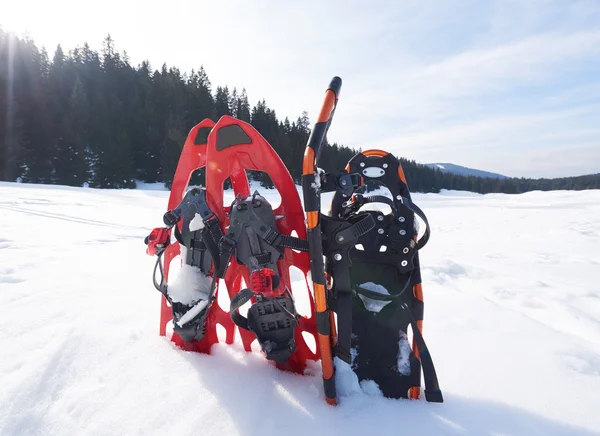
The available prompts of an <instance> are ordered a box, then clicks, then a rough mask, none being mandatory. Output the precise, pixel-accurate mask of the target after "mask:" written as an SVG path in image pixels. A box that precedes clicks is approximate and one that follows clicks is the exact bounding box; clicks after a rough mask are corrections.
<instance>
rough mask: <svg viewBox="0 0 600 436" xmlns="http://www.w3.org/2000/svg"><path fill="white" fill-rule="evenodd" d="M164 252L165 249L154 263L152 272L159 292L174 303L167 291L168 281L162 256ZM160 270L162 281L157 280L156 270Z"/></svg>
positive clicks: (153, 280)
mask: <svg viewBox="0 0 600 436" xmlns="http://www.w3.org/2000/svg"><path fill="white" fill-rule="evenodd" d="M163 253H164V250H163V251H162V252H161V253H160V254H159V255H158V256H157V257H156V264H155V265H154V272H153V273H152V282H153V283H154V287H155V288H156V290H157V291H158V292H160V293H161V294H163V295H164V297H165V298H166V299H167V301H168V302H169V303H172V301H171V297H169V294H168V293H167V283H166V281H165V272H164V270H163V266H162V262H161V258H162V255H163ZM157 269H158V270H159V271H160V283H159V282H157V281H156V270H157Z"/></svg>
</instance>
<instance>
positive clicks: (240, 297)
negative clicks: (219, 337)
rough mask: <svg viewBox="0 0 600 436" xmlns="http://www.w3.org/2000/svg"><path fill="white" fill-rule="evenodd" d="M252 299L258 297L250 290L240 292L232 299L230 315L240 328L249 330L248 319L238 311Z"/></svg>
mask: <svg viewBox="0 0 600 436" xmlns="http://www.w3.org/2000/svg"><path fill="white" fill-rule="evenodd" d="M252 297H256V294H255V293H254V292H252V291H251V290H250V289H248V288H246V289H242V290H241V291H240V292H238V293H237V294H236V295H235V296H234V297H233V298H232V299H231V305H230V307H229V314H230V315H231V320H232V321H233V322H234V323H235V325H237V326H238V327H240V328H242V329H244V330H249V328H248V318H246V317H245V316H243V315H240V313H239V312H238V309H239V308H240V307H242V306H243V305H244V304H246V303H247V302H248V301H250V300H251V299H252Z"/></svg>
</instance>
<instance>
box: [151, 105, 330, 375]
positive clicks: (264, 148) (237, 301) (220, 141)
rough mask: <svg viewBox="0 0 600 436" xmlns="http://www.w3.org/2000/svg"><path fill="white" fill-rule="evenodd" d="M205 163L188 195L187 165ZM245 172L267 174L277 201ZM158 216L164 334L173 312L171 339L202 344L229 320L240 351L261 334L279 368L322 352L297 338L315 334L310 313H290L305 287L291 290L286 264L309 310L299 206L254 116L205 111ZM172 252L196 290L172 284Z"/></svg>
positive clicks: (155, 244)
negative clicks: (255, 188) (229, 194)
mask: <svg viewBox="0 0 600 436" xmlns="http://www.w3.org/2000/svg"><path fill="white" fill-rule="evenodd" d="M202 167H204V168H205V171H206V186H205V187H203V188H193V189H191V190H190V191H188V192H187V194H185V196H184V191H185V190H186V188H187V185H188V183H189V179H190V176H191V174H192V172H193V171H195V170H196V169H198V168H202ZM246 171H262V172H264V173H266V174H268V175H269V177H270V178H271V180H272V181H273V183H274V185H275V187H276V188H277V190H278V191H279V194H280V196H281V198H282V202H281V205H280V206H279V207H277V208H276V209H275V210H273V209H272V207H271V205H270V204H269V202H268V199H267V198H265V197H264V196H261V195H260V194H258V193H257V192H254V193H252V192H251V188H250V184H249V181H248V177H247V172H246ZM227 179H229V180H230V182H231V185H232V187H233V194H234V201H233V202H232V203H231V204H230V205H229V206H226V205H225V204H224V196H225V195H224V184H225V181H226V180H227ZM164 221H165V224H166V225H167V227H165V228H160V229H155V230H154V231H153V232H152V234H151V235H150V236H149V238H147V244H148V250H147V252H148V254H150V255H154V254H157V255H158V256H159V258H158V260H157V268H159V269H160V270H161V272H163V271H164V276H163V278H162V280H161V283H156V280H155V286H156V287H157V289H159V291H161V293H162V294H163V299H162V308H161V324H160V334H161V335H165V334H166V327H167V324H168V323H169V322H170V321H171V320H173V328H174V334H173V337H172V340H173V341H174V342H175V343H177V344H178V345H179V346H181V347H182V348H184V349H186V350H191V351H199V352H205V353H208V352H210V348H211V346H212V345H213V344H215V343H217V342H219V337H218V335H217V334H216V325H217V324H220V325H222V326H223V327H224V328H225V331H226V338H225V342H226V343H227V344H231V343H233V339H234V331H235V326H237V327H238V328H239V333H240V337H241V341H242V344H243V346H244V349H245V350H246V351H251V349H252V348H251V347H252V343H253V342H254V341H255V340H257V341H258V343H259V344H260V346H261V349H262V351H263V353H264V354H265V356H266V357H267V359H269V360H272V361H273V362H275V363H276V365H277V366H278V367H280V368H282V369H286V370H290V371H294V372H302V371H303V370H304V368H305V366H306V361H307V360H318V358H319V355H318V352H313V351H311V349H310V348H309V346H308V345H307V343H306V341H305V339H304V337H303V333H304V332H306V333H308V334H309V335H312V336H313V338H314V337H316V334H317V333H316V323H315V320H314V317H308V318H307V317H303V316H300V315H298V313H297V312H296V309H295V302H294V293H296V295H297V293H298V292H301V291H302V290H301V289H299V287H298V286H296V287H295V289H294V290H292V284H291V278H290V268H291V267H296V268H297V269H299V270H300V271H301V272H302V281H303V282H304V283H303V286H300V288H302V287H303V288H305V290H304V291H302V292H306V295H307V299H308V301H309V302H310V307H311V311H312V309H313V308H314V301H313V299H312V295H311V293H310V292H309V288H308V280H307V273H308V271H309V256H308V242H307V240H306V227H305V224H304V212H303V208H302V205H301V202H300V198H299V195H298V191H297V189H296V186H295V184H294V182H293V180H292V178H291V176H290V174H289V172H288V171H287V169H286V168H285V166H284V164H283V162H282V161H281V159H280V158H279V156H278V155H277V154H276V153H275V151H274V150H273V149H272V147H271V146H270V145H269V144H268V142H267V141H266V140H265V139H264V138H263V137H262V136H261V135H260V134H259V133H258V132H257V131H256V130H255V129H254V128H253V127H252V126H251V125H250V124H248V123H245V122H243V121H240V120H237V119H235V118H232V117H229V116H223V117H222V118H221V119H220V120H219V121H218V123H216V124H214V123H213V122H212V121H210V120H204V121H203V122H202V123H200V124H199V125H197V126H196V127H194V128H193V129H192V130H191V131H190V134H189V135H188V139H187V140H186V143H185V145H184V148H183V150H182V153H181V157H180V160H179V164H178V167H177V171H176V174H175V178H174V181H173V187H172V190H171V196H170V199H169V211H168V212H167V213H166V214H165V216H164ZM172 229H174V231H173V235H172V236H173V238H174V239H175V240H174V241H173V242H172V243H171V239H172V238H171V230H172ZM293 233H295V234H296V235H297V236H292V234H293ZM163 252H164V253H166V254H165V256H164V266H163V264H161V256H162V253H163ZM178 254H181V255H182V256H181V257H182V263H183V267H188V268H187V269H188V271H189V270H190V269H191V270H193V274H192V276H194V277H195V278H196V279H198V277H199V278H200V279H199V280H197V281H196V282H194V281H193V280H192V281H191V282H190V281H189V280H186V281H185V283H186V284H188V285H189V284H190V283H192V287H195V288H196V289H194V290H188V292H183V293H182V292H180V290H179V289H177V290H176V292H170V287H169V264H170V262H171V260H172V259H173V258H174V257H175V256H177V255H178ZM182 271H183V270H182ZM221 279H222V280H223V282H224V283H225V285H226V287H227V291H228V296H229V298H230V307H228V308H222V307H221V306H220V305H219V302H218V301H217V299H218V292H223V290H222V289H221V288H220V287H219V281H220V280H221ZM242 283H244V284H245V286H242ZM190 294H191V295H190ZM182 295H183V297H185V298H182ZM222 297H223V296H221V298H219V300H222V299H223V298H222ZM178 300H179V301H178ZM181 300H185V301H181ZM242 306H250V307H249V308H248V312H247V317H246V316H243V315H242V314H241V313H240V311H239V309H240V308H241V307H242Z"/></svg>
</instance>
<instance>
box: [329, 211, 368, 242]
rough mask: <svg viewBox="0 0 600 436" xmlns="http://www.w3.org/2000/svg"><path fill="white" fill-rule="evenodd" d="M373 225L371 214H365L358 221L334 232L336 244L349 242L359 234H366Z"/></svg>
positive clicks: (358, 236) (354, 239)
mask: <svg viewBox="0 0 600 436" xmlns="http://www.w3.org/2000/svg"><path fill="white" fill-rule="evenodd" d="M373 227H375V220H374V219H373V217H372V216H371V215H365V216H364V217H363V218H361V219H360V220H359V221H358V222H356V223H354V224H352V225H351V226H350V227H347V228H345V229H343V230H340V231H338V232H336V233H335V241H336V242H337V243H338V244H344V245H347V244H351V243H352V242H354V241H356V240H357V239H358V238H360V237H361V236H363V235H365V234H367V233H368V232H370V231H371V229H373Z"/></svg>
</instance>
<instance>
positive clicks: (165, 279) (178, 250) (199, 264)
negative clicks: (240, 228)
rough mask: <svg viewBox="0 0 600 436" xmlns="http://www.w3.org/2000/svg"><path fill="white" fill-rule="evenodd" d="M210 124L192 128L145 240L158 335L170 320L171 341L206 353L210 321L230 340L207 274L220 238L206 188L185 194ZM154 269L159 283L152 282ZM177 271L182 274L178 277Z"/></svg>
mask: <svg viewBox="0 0 600 436" xmlns="http://www.w3.org/2000/svg"><path fill="white" fill-rule="evenodd" d="M214 125H215V123H214V122H213V121H212V120H210V119H205V120H204V121H202V122H201V123H199V124H198V125H196V126H194V127H193V128H192V129H191V130H190V132H189V134H188V137H187V139H186V141H185V144H184V146H183V149H182V152H181V156H180V158H179V162H178V164H177V169H176V171H175V176H174V178H173V184H172V186H171V193H170V196H169V202H168V208H169V210H168V211H167V212H166V213H165V214H164V216H163V222H164V224H165V227H159V228H156V229H154V230H153V231H152V232H151V233H150V235H149V236H148V237H147V238H146V240H145V242H146V245H147V249H146V253H147V254H148V255H156V256H157V260H156V266H155V269H154V275H153V281H154V286H155V287H156V289H158V290H159V291H160V292H161V294H163V296H162V299H161V311H160V329H159V332H160V335H161V336H165V335H166V334H167V326H168V325H169V323H171V322H172V328H173V335H172V337H171V340H172V341H173V342H175V343H176V344H177V345H178V346H180V347H182V348H183V349H185V350H188V351H197V352H208V351H209V350H210V348H211V347H212V345H213V344H215V343H217V342H218V337H217V332H216V325H217V324H220V325H222V326H223V327H224V328H225V331H226V336H227V337H226V342H227V343H233V337H234V325H233V323H232V322H231V320H230V319H229V316H228V315H229V314H228V313H227V312H225V311H224V310H222V309H221V308H220V307H219V305H218V304H213V302H214V300H215V299H216V298H217V293H218V281H217V280H215V279H214V278H213V276H214V270H215V267H216V265H218V260H219V255H218V249H217V243H218V241H219V239H220V238H221V236H222V231H221V227H220V225H219V223H218V221H217V220H216V219H215V215H214V213H213V212H212V211H211V210H210V209H209V208H208V204H207V199H206V189H205V188H203V187H197V188H193V189H191V190H189V191H188V192H186V189H187V187H188V183H189V181H190V178H191V176H192V174H193V173H194V171H196V170H198V169H202V168H205V167H206V155H207V153H206V152H207V142H208V135H209V133H210V131H211V130H212V128H213V126H214ZM177 256H179V257H180V258H181V263H182V268H181V270H180V276H178V277H177V279H179V280H170V274H169V272H170V267H171V262H172V261H173V259H175V258H176V257H177ZM157 271H158V272H159V273H160V281H157V279H156V276H157ZM182 275H183V277H181V276H182Z"/></svg>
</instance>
